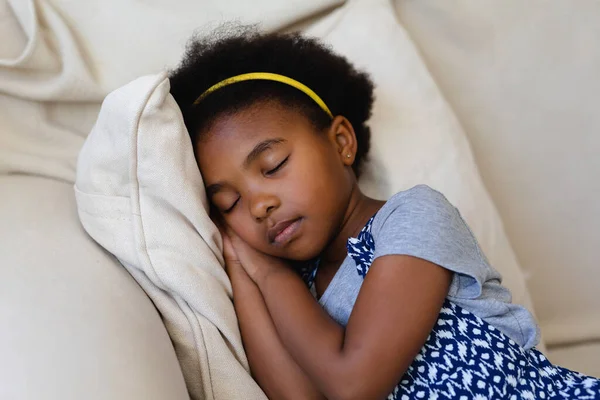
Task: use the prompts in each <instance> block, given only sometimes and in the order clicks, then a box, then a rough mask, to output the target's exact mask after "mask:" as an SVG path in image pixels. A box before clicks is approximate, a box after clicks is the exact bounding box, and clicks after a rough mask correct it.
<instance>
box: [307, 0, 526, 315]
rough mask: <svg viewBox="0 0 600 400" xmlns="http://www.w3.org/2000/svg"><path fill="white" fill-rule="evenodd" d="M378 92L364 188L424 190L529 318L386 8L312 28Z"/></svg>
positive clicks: (512, 264) (434, 103)
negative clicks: (453, 213)
mask: <svg viewBox="0 0 600 400" xmlns="http://www.w3.org/2000/svg"><path fill="white" fill-rule="evenodd" d="M306 33H307V34H309V35H313V36H317V37H320V38H321V39H322V40H324V41H325V42H327V43H329V44H330V45H331V46H332V47H333V48H334V49H335V50H336V51H337V52H338V53H340V54H342V55H345V56H346V57H347V58H348V59H349V60H350V61H352V62H353V63H354V64H355V65H356V66H357V68H360V69H362V70H365V71H367V72H368V73H369V74H370V75H371V77H372V79H373V81H374V83H375V85H376V90H375V96H376V99H375V104H374V109H373V116H372V118H371V120H370V126H371V132H372V138H371V151H370V155H369V156H370V161H368V162H367V164H366V165H365V168H364V173H363V176H362V177H361V181H360V185H361V188H362V189H363V190H364V191H365V192H366V193H367V194H368V195H371V196H373V197H377V198H381V199H387V198H388V197H390V196H391V195H392V194H394V193H396V192H398V191H400V190H403V189H407V188H410V187H412V186H415V185H417V184H421V183H423V184H427V185H429V186H431V187H433V188H435V189H437V190H439V191H440V192H442V193H443V194H444V195H445V196H446V197H447V198H448V200H449V201H450V202H451V203H453V204H454V205H455V206H456V207H457V208H458V209H459V210H460V212H461V214H462V216H463V217H464V218H465V220H466V221H467V223H468V224H469V226H470V227H471V229H472V230H473V233H474V235H475V236H476V238H477V240H478V242H479V244H480V245H481V247H482V249H483V251H484V253H485V254H486V256H487V257H488V259H489V261H490V263H491V264H492V265H493V266H494V267H495V268H496V269H498V270H499V271H500V273H501V274H502V276H503V279H504V281H503V283H504V284H505V285H506V286H507V287H508V288H509V289H510V290H511V291H512V294H513V302H515V303H519V304H522V305H525V306H526V307H527V308H528V309H529V310H530V311H532V312H533V306H532V303H531V298H530V295H529V292H528V290H527V286H526V283H525V277H524V275H523V272H522V270H521V268H520V266H519V264H518V262H517V259H516V256H515V254H514V252H513V250H512V247H511V245H510V243H509V241H508V238H507V236H506V234H505V232H504V228H503V225H502V221H501V220H500V217H499V214H498V211H497V210H496V208H495V206H494V204H493V202H492V200H491V198H490V195H489V194H488V192H487V190H486V189H485V187H484V185H483V182H482V179H481V177H480V175H479V171H478V169H477V165H476V164H475V161H474V158H473V154H472V152H471V149H470V147H469V143H468V140H467V138H466V135H465V133H464V131H463V129H462V127H461V126H460V124H459V122H458V121H457V119H456V117H455V115H454V114H453V112H452V110H451V109H450V107H449V106H448V104H447V103H446V101H445V99H444V97H443V96H442V94H441V92H440V90H439V89H438V87H437V86H436V84H435V82H434V81H433V80H432V78H431V76H430V74H429V72H428V71H427V67H426V66H425V64H424V63H423V61H422V60H421V58H420V56H419V54H418V53H417V50H416V49H415V47H414V45H413V43H412V42H411V40H410V38H409V37H408V35H407V33H406V31H405V30H404V28H403V27H402V26H401V25H400V24H399V23H398V21H397V19H396V17H395V13H394V9H393V6H392V4H391V2H389V1H387V0H377V1H373V0H371V1H362V0H358V1H353V2H349V3H347V4H346V5H345V6H344V7H343V8H340V9H338V10H336V11H335V12H333V13H331V14H330V15H328V16H327V17H326V18H325V19H323V20H321V21H319V22H317V23H316V24H315V25H313V26H311V27H309V28H308V29H307V31H306Z"/></svg>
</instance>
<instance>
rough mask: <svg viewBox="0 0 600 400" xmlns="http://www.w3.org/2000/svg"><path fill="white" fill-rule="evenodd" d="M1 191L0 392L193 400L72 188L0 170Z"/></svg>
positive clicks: (156, 322) (17, 397) (2, 395)
mask: <svg viewBox="0 0 600 400" xmlns="http://www.w3.org/2000/svg"><path fill="white" fill-rule="evenodd" d="M0 193H1V195H0V221H2V222H1V223H0V228H1V229H0V248H1V250H0V271H1V272H2V276H1V278H0V320H1V321H2V329H0V355H1V356H0V399H3V400H4V399H6V400H8V399H10V400H31V399H46V400H65V399H68V400H71V399H73V400H74V399H89V400H106V399H111V400H131V399H148V400H163V399H173V400H184V399H188V398H189V397H188V394H187V390H186V387H185V383H184V380H183V375H182V374H181V370H180V368H179V365H178V363H177V358H176V357H175V353H174V352H173V346H172V344H171V341H170V340H169V336H168V335H167V331H166V330H165V327H164V325H163V323H162V321H161V319H160V317H159V315H158V313H157V312H156V309H155V308H154V306H153V305H152V303H151V302H150V301H149V299H148V297H147V296H146V294H145V293H144V292H143V291H142V290H141V288H140V287H139V286H138V285H137V284H136V282H135V281H134V280H133V279H132V278H131V276H130V275H129V274H128V273H127V272H126V271H125V270H124V269H123V268H122V267H121V266H120V265H119V263H118V262H117V260H116V259H115V258H114V257H113V256H111V255H110V254H109V253H107V252H106V251H104V250H103V249H102V248H100V246H98V245H97V244H96V243H94V241H93V240H91V239H90V238H89V237H88V236H87V235H86V234H85V231H84V230H83V229H82V227H81V225H80V223H79V220H78V218H77V212H76V208H75V196H74V193H73V187H72V185H71V184H68V183H64V182H58V181H54V180H50V179H45V178H40V177H30V176H22V175H15V176H0Z"/></svg>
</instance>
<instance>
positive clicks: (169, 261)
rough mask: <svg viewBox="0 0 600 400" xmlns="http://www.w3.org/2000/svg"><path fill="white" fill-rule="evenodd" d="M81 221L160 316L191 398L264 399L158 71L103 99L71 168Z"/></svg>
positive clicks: (184, 138)
mask: <svg viewBox="0 0 600 400" xmlns="http://www.w3.org/2000/svg"><path fill="white" fill-rule="evenodd" d="M75 189H76V195H77V207H78V210H79V217H80V219H81V222H82V223H83V226H84V227H85V229H86V230H87V232H88V233H89V234H90V235H91V236H92V237H93V238H94V239H95V240H96V241H97V242H98V243H100V244H101V245H102V246H103V247H105V248H106V249H107V250H108V251H110V252H111V253H113V254H114V255H115V256H117V258H118V259H119V261H120V262H121V263H122V264H123V265H124V266H125V268H127V270H128V271H129V272H130V273H131V275H133V277H134V278H135V279H136V280H137V281H138V283H139V284H140V286H142V288H143V289H144V290H145V291H146V293H147V294H148V296H149V297H150V298H151V299H152V301H153V302H154V305H155V306H156V308H157V309H158V311H159V312H160V313H161V316H162V318H163V321H164V323H165V326H166V327H167V330H168V331H169V334H170V336H171V340H172V341H173V345H174V346H175V352H176V353H177V356H178V358H179V362H180V364H181V368H182V370H183V374H184V377H185V380H186V384H187V387H188V390H189V392H190V396H191V397H192V398H194V399H217V400H218V399H223V400H226V399H237V398H246V399H263V398H264V394H263V393H262V391H261V390H260V388H259V387H258V385H257V384H256V383H255V382H254V380H252V378H251V376H250V374H249V372H248V363H247V360H246V356H245V354H244V350H243V348H242V342H241V338H240V333H239V330H238V326H237V320H236V317H235V312H234V309H233V304H232V302H231V300H230V297H231V286H230V283H229V280H228V278H227V275H226V274H225V271H224V269H223V268H222V267H221V263H222V254H221V238H220V236H219V234H218V230H217V229H216V227H215V226H214V224H213V223H212V222H211V221H210V219H209V218H208V215H207V212H206V210H207V206H208V205H207V202H206V197H205V194H204V186H203V184H202V178H201V177H200V172H199V171H198V168H197V166H196V162H195V159H194V154H193V152H192V146H191V144H190V139H189V136H188V134H187V131H186V129H185V125H184V124H183V119H182V116H181V113H180V111H179V108H178V107H177V104H176V103H175V100H174V99H173V97H172V96H171V95H170V94H169V80H168V79H167V77H166V75H165V74H159V75H153V76H147V77H142V78H139V79H137V80H135V81H133V82H132V83H130V84H128V85H126V86H124V87H122V88H120V89H118V90H116V91H114V92H113V93H111V94H110V95H109V96H108V97H107V98H106V99H105V100H104V103H103V104H102V109H101V111H100V115H99V116H98V120H97V122H96V125H95V126H94V129H93V130H92V132H91V133H90V135H89V136H88V138H87V140H86V142H85V144H84V146H83V149H82V150H81V153H80V154H79V159H78V166H77V180H76V185H75Z"/></svg>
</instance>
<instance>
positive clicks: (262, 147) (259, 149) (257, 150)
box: [244, 138, 286, 168]
mask: <svg viewBox="0 0 600 400" xmlns="http://www.w3.org/2000/svg"><path fill="white" fill-rule="evenodd" d="M285 141H286V140H285V139H283V138H275V139H267V140H263V141H262V142H260V143H258V144H257V145H256V146H254V148H253V149H252V151H251V152H250V153H248V155H247V156H246V160H245V161H244V168H248V166H249V165H250V164H252V162H253V161H254V160H256V159H257V158H258V157H259V156H260V155H261V154H262V153H263V152H265V151H267V150H269V149H270V148H272V147H273V145H276V144H279V143H283V142H285Z"/></svg>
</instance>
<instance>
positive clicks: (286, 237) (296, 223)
mask: <svg viewBox="0 0 600 400" xmlns="http://www.w3.org/2000/svg"><path fill="white" fill-rule="evenodd" d="M301 224H302V217H299V218H295V219H288V220H286V221H281V222H278V223H277V224H275V226H273V227H272V228H271V229H269V230H268V232H267V235H268V238H269V243H271V244H275V245H283V244H285V243H287V242H289V241H290V240H291V239H292V238H293V237H294V236H295V234H296V232H297V231H298V228H300V225H301Z"/></svg>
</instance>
